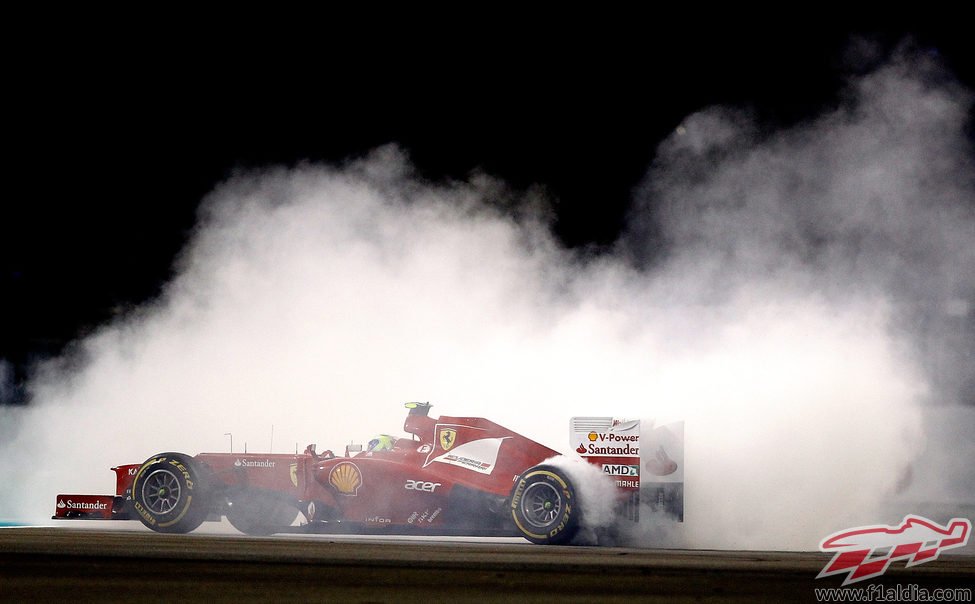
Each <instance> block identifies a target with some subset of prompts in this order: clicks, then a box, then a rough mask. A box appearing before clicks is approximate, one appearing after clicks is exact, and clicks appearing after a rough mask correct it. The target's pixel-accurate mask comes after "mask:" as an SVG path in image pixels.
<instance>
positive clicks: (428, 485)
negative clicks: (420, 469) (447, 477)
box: [403, 478, 442, 493]
mask: <svg viewBox="0 0 975 604" xmlns="http://www.w3.org/2000/svg"><path fill="white" fill-rule="evenodd" d="M441 484H442V483H439V482H424V481H422V480H410V479H409V478H407V479H406V484H405V485H403V488H404V489H406V490H407V491H423V492H424V493H433V492H434V491H436V490H437V487H439V486H441Z"/></svg>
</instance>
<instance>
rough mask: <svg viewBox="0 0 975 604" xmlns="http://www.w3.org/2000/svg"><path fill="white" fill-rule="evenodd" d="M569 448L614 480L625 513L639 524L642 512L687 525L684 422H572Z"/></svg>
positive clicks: (592, 419) (600, 419) (585, 419)
mask: <svg viewBox="0 0 975 604" xmlns="http://www.w3.org/2000/svg"><path fill="white" fill-rule="evenodd" d="M569 444H570V445H571V446H572V448H573V449H575V451H576V453H578V454H579V455H580V456H581V457H582V458H583V459H585V460H586V461H587V462H589V463H591V464H593V465H594V466H596V467H598V468H599V469H600V470H602V472H603V473H604V474H606V475H608V476H610V477H612V479H613V480H614V481H615V483H616V487H617V488H618V489H619V490H620V492H621V495H622V497H621V499H623V500H624V502H625V504H626V508H627V509H626V510H624V514H625V515H626V516H628V517H629V518H630V519H632V520H634V521H639V520H640V517H641V514H640V511H641V509H642V510H643V511H644V514H643V516H644V517H646V516H647V514H646V512H649V514H650V515H657V514H664V515H666V516H669V517H672V518H673V519H675V520H677V521H678V522H683V521H684V422H683V421H678V422H673V423H668V424H662V425H656V424H655V422H654V421H653V420H639V419H636V420H621V419H616V418H613V417H573V418H572V419H571V420H570V421H569Z"/></svg>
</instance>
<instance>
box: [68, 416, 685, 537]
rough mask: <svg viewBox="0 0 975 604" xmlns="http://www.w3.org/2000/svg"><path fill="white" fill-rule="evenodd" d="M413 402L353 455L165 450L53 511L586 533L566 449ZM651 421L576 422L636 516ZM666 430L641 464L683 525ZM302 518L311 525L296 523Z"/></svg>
mask: <svg viewBox="0 0 975 604" xmlns="http://www.w3.org/2000/svg"><path fill="white" fill-rule="evenodd" d="M406 407H407V408H408V409H409V411H408V414H407V417H406V421H405V424H404V431H405V432H407V433H409V434H412V435H413V438H399V439H396V438H393V437H390V436H382V437H379V438H377V439H374V440H373V441H372V442H370V443H369V446H367V447H366V448H365V450H363V448H362V446H361V445H358V446H352V445H350V446H348V447H346V451H345V455H343V456H337V455H334V454H333V453H332V452H331V451H325V452H323V453H318V452H316V447H315V445H308V447H307V448H306V449H305V451H304V452H303V453H301V454H253V453H251V454H237V453H233V452H231V453H200V454H198V455H196V456H195V457H191V456H189V455H185V454H182V453H160V454H158V455H154V456H152V457H150V458H149V459H147V460H146V461H145V462H143V463H141V464H127V465H120V466H117V467H115V468H112V470H114V471H115V473H116V491H115V495H69V494H61V495H58V499H57V506H56V513H55V515H54V518H55V519H68V518H73V519H111V520H136V519H137V520H140V521H141V522H142V524H144V525H145V526H147V527H148V528H150V529H152V530H154V531H157V532H162V533H187V532H190V531H192V530H194V529H196V528H197V527H199V526H200V525H201V524H202V523H203V522H204V521H206V520H220V519H221V517H223V516H226V518H227V520H228V521H229V522H230V524H231V525H233V526H234V527H235V528H236V529H238V530H240V531H241V532H243V533H246V534H250V535H268V534H272V533H279V532H293V531H295V530H302V531H307V532H346V533H377V532H378V533H388V534H392V533H397V534H410V533H420V534H463V535H515V536H523V537H525V538H526V539H528V540H529V541H531V542H533V543H543V544H562V543H567V542H569V541H570V540H571V539H572V538H573V537H574V536H575V535H576V533H577V531H578V530H579V528H580V525H581V522H582V513H581V512H582V507H581V506H580V505H579V501H578V492H579V491H578V490H577V488H576V485H575V484H574V483H573V479H572V477H570V476H569V473H568V472H566V470H565V469H564V467H563V466H564V465H565V464H559V463H557V461H558V459H557V458H558V457H559V453H558V452H556V451H555V450H553V449H550V448H548V447H546V446H543V445H541V444H539V443H537V442H535V441H533V440H530V439H528V438H526V437H524V436H521V435H520V434H517V433H515V432H513V431H511V430H509V429H507V428H504V427H503V426H500V425H498V424H496V423H494V422H491V421H489V420H487V419H484V418H480V417H446V416H442V417H440V418H438V419H435V418H432V417H429V409H430V404H429V403H407V404H406ZM639 426H640V422H639V420H637V421H636V422H618V421H615V420H612V418H573V419H572V428H571V432H570V435H571V437H572V438H574V439H576V440H578V441H579V447H578V449H576V450H577V452H578V453H579V454H580V455H581V456H582V457H583V458H586V460H587V461H589V462H590V463H593V464H595V465H596V466H597V467H601V469H602V472H603V473H604V474H607V475H609V477H610V478H609V479H608V481H615V485H614V486H615V493H616V495H615V498H616V499H617V502H615V503H616V505H617V506H618V508H619V509H620V511H621V513H624V514H625V515H628V516H629V517H630V518H631V520H635V519H637V518H635V517H636V516H638V511H639V506H638V502H639V497H640V491H641V485H640V479H639V477H640V474H641V458H640V456H639V447H640V446H641V443H640V435H639ZM653 433H654V434H658V433H660V429H659V428H658V429H656V430H654V431H653ZM666 434H667V435H669V436H670V437H671V438H670V439H669V441H668V442H667V443H665V444H666V446H667V447H669V449H670V450H669V452H666V451H665V449H664V445H660V447H659V448H658V447H656V445H654V449H653V450H654V451H655V453H654V455H653V456H652V458H650V459H648V460H647V463H646V464H645V465H644V466H643V471H649V472H650V473H651V474H654V475H655V476H657V477H658V478H657V479H656V480H657V482H654V483H652V484H654V485H656V487H653V489H654V490H653V491H651V492H650V494H649V499H650V500H651V502H652V503H653V504H654V505H655V507H659V508H660V509H663V510H664V511H666V512H668V513H669V514H671V515H672V516H675V517H677V519H678V520H682V510H683V507H682V506H683V477H682V474H683V470H682V468H681V467H680V466H682V463H683V425H682V424H680V426H679V433H678V431H676V430H674V429H673V428H672V427H671V428H670V429H668V430H666ZM675 436H676V438H674V437H675ZM675 460H676V461H675ZM678 469H680V472H678V471H677V470H678ZM661 481H662V482H661ZM646 486H648V485H645V486H644V488H643V490H646ZM645 496H646V495H645ZM299 514H301V515H303V516H304V519H305V523H303V524H299V525H298V526H294V524H295V520H297V519H298V516H299Z"/></svg>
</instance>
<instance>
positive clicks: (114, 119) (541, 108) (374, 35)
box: [0, 15, 975, 402]
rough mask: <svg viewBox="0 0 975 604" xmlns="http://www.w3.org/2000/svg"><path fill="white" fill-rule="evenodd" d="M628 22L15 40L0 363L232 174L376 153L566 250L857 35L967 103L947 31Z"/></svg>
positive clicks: (133, 287)
mask: <svg viewBox="0 0 975 604" xmlns="http://www.w3.org/2000/svg"><path fill="white" fill-rule="evenodd" d="M294 20H295V23H300V22H301V21H302V19H301V16H300V15H295V16H294ZM941 22H943V23H947V24H951V23H958V24H960V23H962V22H964V20H962V19H961V18H960V17H955V18H952V17H951V16H950V15H944V16H942V19H941ZM474 23H476V24H477V25H476V26H475V25H473V24H474ZM643 23H644V21H642V20H639V19H637V18H636V17H635V16H632V15H618V16H616V15H614V16H612V17H604V18H602V19H599V20H590V19H588V18H587V16H585V15H577V16H576V18H574V19H570V20H567V21H566V20H561V21H556V20H549V19H547V18H544V17H540V16H538V15H535V16H532V17H529V18H525V19H522V18H521V17H520V16H518V17H513V16H511V15H506V16H504V17H494V18H493V19H480V18H479V19H473V18H467V17H466V16H465V18H461V19H458V20H457V22H452V23H451V24H444V25H432V24H427V25H425V26H422V27H421V26H414V25H412V24H405V23H403V22H397V19H396V18H395V17H393V18H391V19H390V21H389V22H388V23H387V24H386V25H382V26H380V25H375V24H363V23H361V22H360V23H359V24H358V25H357V26H355V27H352V26H350V25H349V24H348V23H345V22H342V21H341V20H336V21H316V22H315V24H316V26H308V25H307V24H306V25H305V26H303V27H300V31H292V30H291V29H289V27H288V26H287V23H286V22H285V23H280V24H267V25H266V27H265V28H262V27H260V26H258V25H256V24H252V25H251V26H250V27H249V28H247V29H244V28H241V29H240V30H239V31H234V32H232V33H226V29H228V27H227V26H226V25H224V26H223V27H224V31H223V33H221V35H212V30H210V29H208V27H204V26H200V27H199V28H197V29H194V30H193V31H184V30H183V29H181V28H173V29H167V28H166V27H159V28H157V29H154V30H153V31H151V32H147V31H140V30H138V29H137V28H129V29H128V30H127V31H128V33H126V34H117V33H114V32H112V33H110V32H108V31H105V29H104V28H103V29H102V30H101V31H91V30H86V29H80V30H78V31H74V32H72V34H71V35H70V36H68V37H63V36H61V35H60V32H52V31H45V32H43V33H42V34H39V35H38V36H32V37H30V43H29V44H25V45H22V46H18V47H17V48H16V50H17V52H16V53H10V56H11V57H14V58H13V59H12V61H13V62H14V63H15V65H14V66H13V69H12V78H13V84H14V85H12V86H11V85H10V82H8V86H7V88H8V92H7V93H6V94H7V95H8V100H12V101H13V106H14V108H15V109H14V110H11V111H8V113H7V128H6V130H7V131H8V132H13V135H12V136H8V137H7V146H8V156H9V155H13V157H14V158H13V160H12V161H11V160H8V166H9V169H10V172H9V173H8V183H9V185H8V191H7V194H6V195H5V199H4V202H3V206H2V210H0V211H2V213H0V238H2V239H0V313H2V317H3V319H2V323H0V359H6V360H7V362H9V363H10V364H11V365H13V366H14V367H16V368H17V371H18V375H17V379H18V380H23V379H24V376H25V375H26V373H25V372H26V369H27V367H29V365H30V363H31V362H32V361H35V360H38V359H42V358H45V357H47V356H50V355H52V354H56V353H57V351H58V350H60V349H61V347H62V346H63V345H64V344H65V343H66V342H68V341H70V340H71V339H74V338H76V337H77V336H78V335H80V334H83V333H84V332H85V330H87V329H90V328H92V327H93V326H95V325H97V324H99V323H100V322H103V321H105V320H106V319H108V318H109V317H110V316H111V315H112V313H113V312H114V311H115V309H117V308H125V307H132V306H135V305H138V304H140V303H141V302H144V301H145V300H147V299H150V298H151V297H152V296H153V295H154V294H155V293H157V292H158V290H159V288H160V286H161V285H162V284H163V283H164V282H165V281H166V279H167V278H168V276H169V274H170V267H171V263H172V261H173V258H174V256H175V254H176V253H177V252H178V251H179V249H180V248H181V246H182V244H183V243H184V241H185V238H186V237H187V235H188V232H189V231H190V229H191V228H192V226H193V222H194V212H195V209H196V206H197V204H198V202H199V201H200V199H201V197H203V196H204V195H206V193H207V192H209V191H210V190H211V189H212V188H213V187H214V186H215V185H216V184H217V183H219V182H220V181H221V180H222V179H224V178H226V177H227V175H228V174H230V173H231V171H233V170H234V169H238V168H248V167H257V166H264V165H268V164H286V165H287V164H294V163H296V162H299V161H303V160H311V161H330V162H336V161H342V160H343V159H345V158H348V157H352V156H356V155H361V154H363V153H365V152H367V151H368V150H370V149H372V148H374V147H376V146H379V145H382V144H385V143H389V142H396V143H398V144H399V145H401V146H402V147H403V148H404V149H406V151H407V152H408V153H409V155H410V157H411V158H412V160H413V162H414V163H415V164H416V166H417V168H418V169H419V170H420V171H421V173H422V174H423V175H425V176H426V177H428V178H431V179H434V180H439V179H444V178H465V177H466V176H467V175H468V174H469V173H470V172H471V171H472V170H475V169H481V170H484V171H486V172H488V173H490V174H493V175H496V176H498V177H500V178H502V179H503V180H504V181H506V182H507V183H509V184H510V185H512V186H514V187H519V188H524V187H528V186H531V185H533V184H540V185H542V186H544V187H545V188H546V190H547V191H548V193H549V194H550V195H551V197H553V198H554V199H556V200H557V203H558V205H557V222H556V223H555V229H556V233H557V235H558V236H559V237H560V238H561V239H562V240H563V241H564V242H565V243H566V245H568V246H581V245H588V244H597V245H605V244H608V243H611V242H612V241H613V239H614V237H615V236H616V234H617V231H618V229H619V227H620V224H621V222H622V220H623V219H624V216H625V212H626V208H627V205H628V202H629V199H630V191H631V189H632V187H634V186H635V185H637V184H638V183H639V182H640V180H641V179H642V178H643V176H644V174H645V173H646V170H647V168H648V166H649V164H650V162H651V161H652V159H653V153H654V148H655V146H656V145H657V144H658V143H659V142H660V140H661V139H662V138H663V137H664V136H666V135H667V134H668V133H669V132H670V131H671V130H672V129H673V128H674V127H675V126H676V125H677V124H678V123H679V122H680V121H681V120H682V119H683V118H684V117H686V116H687V115H689V114H690V113H692V112H694V111H696V110H698V109H701V108H703V107H706V106H708V105H713V104H719V103H720V104H728V103H730V104H735V105H741V106H746V107H749V108H751V109H753V110H754V111H756V112H757V114H758V115H759V116H760V117H761V118H762V119H763V120H764V121H765V123H767V124H769V125H770V127H771V126H772V125H788V124H789V123H794V122H796V121H799V120H802V119H804V118H807V117H811V116H813V115H815V114H816V113H817V112H818V111H820V110H821V109H822V108H823V107H827V106H829V105H830V104H831V103H835V102H836V94H837V92H838V91H839V90H840V88H841V87H842V85H843V82H844V78H845V77H846V76H847V75H849V74H851V73H855V72H856V70H857V69H863V68H866V67H869V64H864V63H854V62H852V61H851V60H850V56H851V55H850V53H849V49H850V41H851V39H854V38H855V37H856V36H859V35H866V36H869V37H870V38H871V39H874V40H877V41H879V42H880V43H881V46H882V47H883V48H887V49H889V48H890V47H891V46H892V45H893V44H894V43H896V42H897V41H899V40H901V39H902V38H903V37H904V36H905V35H907V34H913V35H914V36H915V38H916V39H917V40H918V42H919V43H920V44H921V45H922V46H924V47H926V48H930V49H931V51H932V52H937V53H939V54H940V55H941V57H942V59H943V60H944V61H945V62H946V63H947V65H948V66H949V68H951V69H952V70H953V71H954V72H955V74H956V75H957V76H958V77H959V78H960V79H961V80H962V81H963V82H964V83H965V84H967V85H968V86H969V87H970V88H973V89H975V74H973V64H975V60H973V59H975V48H973V44H972V42H971V41H970V40H969V39H967V36H966V33H965V32H964V31H957V30H955V29H953V28H952V27H949V26H942V25H930V24H927V25H926V24H915V23H911V22H904V23H898V24H890V25H884V26H877V25H871V26H864V27H856V26H840V25H831V26H829V27H826V28H823V27H815V26H811V25H809V24H808V23H805V24H803V25H802V27H800V28H797V27H796V25H795V24H794V23H792V22H790V23H788V24H786V25H783V24H779V26H777V27H771V26H759V25H741V24H736V25H734V26H729V25H720V26H718V25H712V26H710V27H707V28H701V27H698V26H694V27H690V26H689V25H688V22H687V21H686V20H684V21H680V20H678V21H668V22H666V23H658V24H657V25H655V26H653V27H644V25H643ZM65 27H67V25H66V26H65ZM957 27H958V29H959V30H960V29H961V27H960V25H958V26H957ZM69 29H70V28H69ZM268 30H273V33H272V34H269V33H268ZM8 402H9V401H8Z"/></svg>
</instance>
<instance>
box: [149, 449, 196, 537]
mask: <svg viewBox="0 0 975 604" xmlns="http://www.w3.org/2000/svg"><path fill="white" fill-rule="evenodd" d="M132 510H133V512H134V513H135V515H136V517H138V518H139V520H141V521H142V524H144V525H146V526H147V527H149V528H150V529H152V530H154V531H156V532H159V533H188V532H190V531H192V530H193V529H195V528H197V527H198V526H200V525H201V524H202V523H203V521H204V520H206V518H207V515H208V514H209V512H210V501H209V497H208V494H207V485H206V480H205V477H204V475H203V471H202V469H201V467H200V464H199V463H197V461H196V460H195V459H193V458H192V457H190V456H188V455H184V454H182V453H160V454H158V455H155V456H153V457H150V458H149V459H147V460H146V461H145V462H144V463H143V464H142V465H141V466H140V467H139V470H138V472H137V473H136V475H135V479H134V480H133V481H132Z"/></svg>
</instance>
